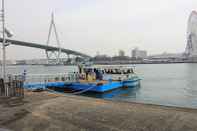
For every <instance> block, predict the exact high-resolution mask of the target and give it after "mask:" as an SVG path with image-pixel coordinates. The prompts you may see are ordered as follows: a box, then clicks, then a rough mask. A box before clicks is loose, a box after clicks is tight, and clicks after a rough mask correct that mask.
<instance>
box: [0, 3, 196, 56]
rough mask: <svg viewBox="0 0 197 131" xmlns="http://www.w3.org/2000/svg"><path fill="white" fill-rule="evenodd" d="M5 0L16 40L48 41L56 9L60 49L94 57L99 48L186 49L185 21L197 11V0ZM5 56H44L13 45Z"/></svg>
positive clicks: (110, 52)
mask: <svg viewBox="0 0 197 131" xmlns="http://www.w3.org/2000/svg"><path fill="white" fill-rule="evenodd" d="M5 2H6V3H5V4H6V26H7V28H9V29H10V30H12V32H14V37H13V39H16V40H24V41H28V42H38V43H41V44H46V40H47V34H48V30H49V24H50V16H51V13H52V12H54V14H55V22H56V26H57V30H58V34H59V37H60V41H61V43H64V44H62V47H64V48H68V49H73V50H76V51H80V52H83V53H86V54H89V55H91V56H95V55H96V52H97V51H98V52H99V53H100V54H107V55H109V56H114V55H115V54H117V53H118V51H119V50H120V49H121V50H124V51H125V53H126V54H125V55H128V56H130V52H131V50H132V49H133V48H135V47H139V48H140V49H142V50H147V52H148V53H149V54H160V53H163V52H169V53H180V52H184V51H185V47H186V44H187V39H186V32H187V21H188V18H189V15H190V13H191V12H192V11H193V10H197V1H195V0H182V1H180V0H149V1H142V0H83V1H81V0H72V1H70V0H59V1H54V0H42V1H40V0H28V1H27V0H20V1H13V0H6V1H5ZM53 36H54V35H53ZM54 39H55V37H54ZM0 53H2V52H1V51H0ZM1 57H2V55H1ZM7 57H8V59H35V58H38V59H39V58H46V56H45V52H44V51H43V50H38V49H33V48H27V47H19V46H13V45H11V46H9V47H8V48H7ZM0 59H1V58H0Z"/></svg>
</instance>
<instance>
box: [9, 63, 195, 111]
mask: <svg viewBox="0 0 197 131" xmlns="http://www.w3.org/2000/svg"><path fill="white" fill-rule="evenodd" d="M24 69H26V70H27V73H29V74H40V73H44V74H48V73H49V74H50V73H62V72H68V71H72V70H76V67H73V66H56V67H55V66H48V67H46V66H10V67H8V69H7V71H8V72H9V73H22V72H23V70H24ZM136 72H137V73H138V74H139V76H140V77H141V78H142V81H141V87H136V88H127V89H126V88H125V89H117V90H114V91H111V92H107V93H105V94H95V93H94V94H92V93H88V94H84V95H86V96H92V97H98V98H104V99H112V100H123V101H134V102H141V103H152V104H159V105H169V106H180V107H192V108H197V64H147V65H136Z"/></svg>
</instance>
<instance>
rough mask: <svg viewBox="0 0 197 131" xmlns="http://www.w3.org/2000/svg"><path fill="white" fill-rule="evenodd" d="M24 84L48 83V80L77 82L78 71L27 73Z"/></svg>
mask: <svg viewBox="0 0 197 131" xmlns="http://www.w3.org/2000/svg"><path fill="white" fill-rule="evenodd" d="M23 77H24V78H23V79H24V84H28V83H47V82H58V81H62V82H65V83H66V82H76V81H78V79H79V75H78V74H77V73H64V74H27V75H25V76H23Z"/></svg>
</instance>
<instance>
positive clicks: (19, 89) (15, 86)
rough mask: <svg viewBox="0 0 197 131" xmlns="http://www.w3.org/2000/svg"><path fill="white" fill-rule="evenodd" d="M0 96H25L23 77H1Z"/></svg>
mask: <svg viewBox="0 0 197 131" xmlns="http://www.w3.org/2000/svg"><path fill="white" fill-rule="evenodd" d="M0 96H5V97H24V88H23V77H22V76H8V77H7V79H6V80H3V79H0Z"/></svg>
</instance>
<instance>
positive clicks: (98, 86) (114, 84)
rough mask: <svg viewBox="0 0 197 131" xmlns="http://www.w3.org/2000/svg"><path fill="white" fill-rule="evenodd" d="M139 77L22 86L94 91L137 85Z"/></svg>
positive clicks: (25, 85)
mask: <svg viewBox="0 0 197 131" xmlns="http://www.w3.org/2000/svg"><path fill="white" fill-rule="evenodd" d="M139 83H140V79H135V80H126V81H111V80H109V81H106V82H105V83H101V82H100V81H97V82H94V83H91V82H88V81H87V82H70V83H66V82H47V83H29V84H24V88H25V89H28V90H45V89H47V88H50V87H55V88H61V89H63V88H65V89H72V90H76V91H80V90H82V91H83V90H84V91H94V92H100V93H102V92H106V91H110V90H113V89H117V88H120V87H124V86H127V87H134V86H137V85H139Z"/></svg>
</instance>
